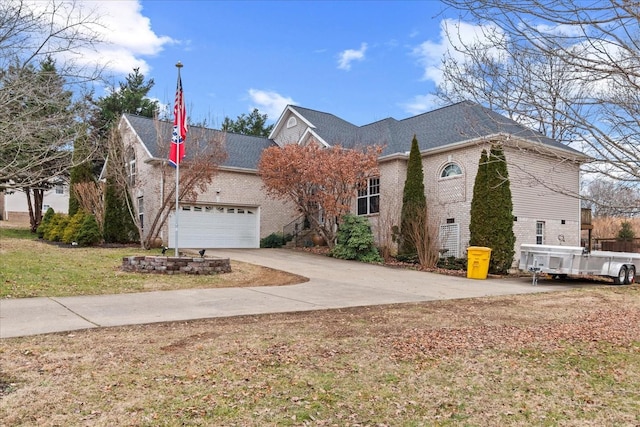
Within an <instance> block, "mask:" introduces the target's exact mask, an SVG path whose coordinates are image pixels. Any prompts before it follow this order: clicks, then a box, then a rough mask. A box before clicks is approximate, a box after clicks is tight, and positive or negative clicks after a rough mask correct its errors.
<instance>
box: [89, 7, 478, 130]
mask: <svg viewBox="0 0 640 427" xmlns="http://www.w3.org/2000/svg"><path fill="white" fill-rule="evenodd" d="M81 3H82V4H83V5H86V6H87V7H91V8H96V9H97V11H96V12H97V13H99V15H100V16H101V18H100V19H101V21H102V23H103V25H104V27H103V28H104V37H105V39H107V40H108V41H109V43H105V44H103V45H101V46H99V48H98V51H97V52H95V53H92V54H87V55H85V58H86V59H87V60H89V59H94V60H100V61H103V62H105V63H106V64H107V67H108V68H107V75H108V76H110V78H111V81H113V82H115V83H117V82H120V81H124V78H125V77H126V75H127V74H128V73H129V72H131V71H132V70H133V68H134V67H139V68H140V71H141V72H142V73H143V74H144V75H145V77H146V78H148V79H153V80H154V82H155V85H154V87H153V89H152V90H151V92H150V93H149V96H150V97H151V98H154V99H158V100H159V101H160V102H161V103H163V104H171V107H172V103H173V99H174V95H175V88H176V81H177V68H176V67H175V64H176V63H177V62H178V61H180V62H181V63H182V64H183V65H184V66H183V68H182V69H181V75H182V84H183V88H184V96H185V102H186V105H187V114H188V116H189V118H190V120H191V121H192V122H201V121H202V120H207V123H208V124H209V125H210V126H211V127H219V126H220V124H221V123H222V121H223V120H224V118H225V117H230V118H232V119H236V118H237V116H239V115H240V114H248V113H250V112H251V111H252V110H253V109H254V108H258V109H259V110H260V112H261V113H264V114H267V115H268V117H269V119H270V120H269V122H274V121H275V120H277V119H278V117H279V115H280V113H281V112H282V111H283V109H284V107H285V106H286V105H287V104H295V105H299V106H302V107H306V108H311V109H315V110H319V111H323V112H327V113H332V114H335V115H336V116H338V117H341V118H343V119H345V120H347V121H349V122H351V123H353V124H356V125H364V124H367V123H371V122H374V121H377V120H381V119H384V118H387V117H394V118H396V119H403V118H406V117H410V116H413V115H416V114H419V113H422V112H425V111H429V110H432V109H434V108H437V106H438V105H437V103H436V102H435V100H434V97H433V96H432V95H431V94H432V92H433V90H434V88H435V85H436V84H437V83H438V82H439V79H440V73H439V71H438V66H439V64H440V61H441V58H442V54H443V53H444V52H445V51H446V49H447V46H448V43H447V41H446V37H445V36H444V33H443V23H444V22H445V20H446V19H447V18H456V20H457V15H456V13H457V12H455V11H452V10H446V8H445V6H443V5H442V4H441V3H440V2H438V1H436V0H433V1H158V0H142V1H125V0H117V1H98V2H92V1H87V0H82V2H81ZM449 22H452V21H449ZM470 28H471V27H470V26H467V29H468V30H469V31H473V30H472V29H470ZM92 55H93V57H92ZM98 95H100V92H99V91H98Z"/></svg>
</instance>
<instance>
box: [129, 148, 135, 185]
mask: <svg viewBox="0 0 640 427" xmlns="http://www.w3.org/2000/svg"><path fill="white" fill-rule="evenodd" d="M127 159H129V170H128V172H129V185H131V186H134V185H136V152H135V150H134V149H133V148H132V147H130V148H129V150H128V151H127Z"/></svg>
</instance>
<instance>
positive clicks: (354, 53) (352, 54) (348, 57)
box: [338, 43, 367, 71]
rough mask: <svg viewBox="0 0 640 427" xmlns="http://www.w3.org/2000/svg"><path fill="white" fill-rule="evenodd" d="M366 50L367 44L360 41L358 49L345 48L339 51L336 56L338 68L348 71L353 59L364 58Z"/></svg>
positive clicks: (359, 59) (360, 59)
mask: <svg viewBox="0 0 640 427" xmlns="http://www.w3.org/2000/svg"><path fill="white" fill-rule="evenodd" d="M366 51H367V44H366V43H362V44H361V45H360V49H359V50H355V49H347V50H345V51H343V52H341V53H340V55H339V58H338V68H339V69H340V70H346V71H349V70H350V69H351V63H352V62H353V61H362V60H364V54H365V52H366Z"/></svg>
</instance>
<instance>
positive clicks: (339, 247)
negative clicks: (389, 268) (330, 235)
mask: <svg viewBox="0 0 640 427" xmlns="http://www.w3.org/2000/svg"><path fill="white" fill-rule="evenodd" d="M331 256H333V257H335V258H341V259H353V260H357V261H362V262H383V259H382V257H381V256H380V253H379V252H378V248H376V246H375V241H374V238H373V233H372V231H371V227H370V226H369V220H367V218H365V217H362V216H356V215H353V214H346V215H344V216H343V217H342V223H341V224H340V228H339V229H338V233H337V243H336V245H335V246H334V247H333V249H331Z"/></svg>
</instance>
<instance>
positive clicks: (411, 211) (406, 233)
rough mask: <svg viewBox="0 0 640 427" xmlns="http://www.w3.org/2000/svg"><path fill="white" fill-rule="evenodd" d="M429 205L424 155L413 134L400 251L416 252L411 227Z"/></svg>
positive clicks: (403, 198) (404, 195) (403, 196)
mask: <svg viewBox="0 0 640 427" xmlns="http://www.w3.org/2000/svg"><path fill="white" fill-rule="evenodd" d="M426 207H427V199H426V196H425V194H424V172H423V170H422V156H421V155H420V148H419V146H418V139H417V138H416V136H415V135H414V136H413V140H412V141H411V151H410V152H409V160H408V162H407V178H406V180H405V182H404V191H403V193H402V213H401V223H400V233H401V234H402V246H401V248H400V253H403V254H414V253H416V243H417V242H414V241H413V238H412V237H411V233H410V228H411V223H412V221H413V220H414V219H415V218H416V215H423V214H424V212H425V209H426Z"/></svg>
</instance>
